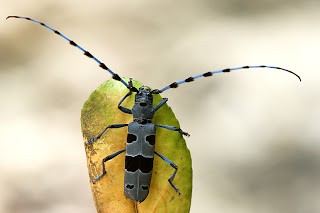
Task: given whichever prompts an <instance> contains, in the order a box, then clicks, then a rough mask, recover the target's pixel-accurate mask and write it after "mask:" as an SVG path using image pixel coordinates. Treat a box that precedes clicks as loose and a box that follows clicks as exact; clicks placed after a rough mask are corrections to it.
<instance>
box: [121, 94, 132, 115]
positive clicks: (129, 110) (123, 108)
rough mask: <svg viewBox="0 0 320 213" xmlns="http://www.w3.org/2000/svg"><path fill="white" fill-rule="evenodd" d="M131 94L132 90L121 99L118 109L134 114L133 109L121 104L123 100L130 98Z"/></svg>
mask: <svg viewBox="0 0 320 213" xmlns="http://www.w3.org/2000/svg"><path fill="white" fill-rule="evenodd" d="M131 94H132V92H131V91H129V92H128V93H127V94H126V95H125V96H124V97H123V98H122V99H121V101H120V102H119V104H118V109H120V110H121V111H122V112H124V113H127V114H132V111H131V109H128V108H125V107H123V106H121V104H122V102H123V101H124V100H125V99H126V98H128V97H129V96H130V95H131Z"/></svg>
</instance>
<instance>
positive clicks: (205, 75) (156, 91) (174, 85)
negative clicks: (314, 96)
mask: <svg viewBox="0 0 320 213" xmlns="http://www.w3.org/2000/svg"><path fill="white" fill-rule="evenodd" d="M249 68H271V69H278V70H283V71H286V72H289V73H291V74H293V75H295V76H297V77H298V78H299V80H300V81H301V78H300V76H299V75H297V74H296V73H294V72H292V71H290V70H287V69H283V68H281V67H273V66H265V65H260V66H243V67H236V68H228V69H223V70H217V71H212V72H206V73H203V74H200V75H196V76H193V77H189V78H186V79H185V80H182V81H178V82H173V83H172V84H170V85H168V86H166V87H164V88H162V89H160V90H159V89H155V90H153V91H152V93H153V94H159V93H162V92H163V91H165V90H167V89H170V88H177V87H178V86H179V84H183V83H186V82H187V83H188V82H192V81H194V80H195V79H197V78H200V77H210V76H212V75H213V74H216V73H220V72H230V71H233V70H241V69H249Z"/></svg>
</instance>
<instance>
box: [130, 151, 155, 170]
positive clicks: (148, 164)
mask: <svg viewBox="0 0 320 213" xmlns="http://www.w3.org/2000/svg"><path fill="white" fill-rule="evenodd" d="M152 167H153V158H146V157H143V156H142V155H137V156H134V157H132V156H126V158H125V169H126V170H127V171H129V172H135V171H137V170H138V169H139V170H140V171H141V172H143V173H149V172H151V171H152Z"/></svg>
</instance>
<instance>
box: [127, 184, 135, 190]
mask: <svg viewBox="0 0 320 213" xmlns="http://www.w3.org/2000/svg"><path fill="white" fill-rule="evenodd" d="M126 188H127V189H133V188H134V185H131V184H127V185H126Z"/></svg>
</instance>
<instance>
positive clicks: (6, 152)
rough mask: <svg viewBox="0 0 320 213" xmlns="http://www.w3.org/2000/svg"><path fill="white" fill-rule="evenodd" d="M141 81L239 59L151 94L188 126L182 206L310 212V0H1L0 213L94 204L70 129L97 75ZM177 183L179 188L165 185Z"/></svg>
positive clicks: (313, 87) (315, 81)
mask: <svg viewBox="0 0 320 213" xmlns="http://www.w3.org/2000/svg"><path fill="white" fill-rule="evenodd" d="M8 15H21V16H27V17H31V18H34V19H37V20H39V21H42V22H44V23H46V24H48V25H49V26H51V27H53V28H55V29H57V30H59V31H60V32H61V33H63V34H65V35H66V36H67V37H69V38H70V39H72V40H74V41H75V42H77V43H78V44H79V45H80V46H82V47H84V48H85V49H87V50H88V51H90V52H91V53H92V54H93V55H94V56H96V57H97V58H99V59H100V60H101V61H103V62H105V64H106V65H107V66H109V67H110V68H111V69H112V70H113V71H115V72H117V73H118V74H119V75H121V76H126V77H133V78H134V79H136V80H139V81H141V82H143V83H144V84H145V85H149V86H151V87H153V88H159V89H160V88H163V87H164V86H166V85H168V84H170V83H172V82H173V81H179V80H182V79H185V78H187V77H189V76H194V75H197V74H201V73H204V72H207V71H214V70H218V69H224V68H231V67H238V66H244V65H263V64H264V65H271V66H280V67H283V68H286V69H289V70H293V71H294V72H296V73H298V74H299V75H300V76H301V78H302V82H301V83H300V82H299V80H298V79H297V78H296V77H295V76H294V75H291V74H288V73H286V72H283V71H279V70H273V69H252V70H243V71H234V72H232V73H224V74H217V75H215V76H214V77H211V78H206V79H204V78H202V79H197V80H196V81H195V82H194V83H192V84H183V85H181V86H180V87H179V89H171V90H168V91H166V92H164V93H163V96H164V97H168V98H169V102H168V104H169V105H170V106H171V107H172V109H173V111H174V112H175V113H176V116H177V118H178V120H179V121H180V124H181V128H182V129H183V130H184V131H186V132H188V133H190V134H191V137H190V138H187V139H186V141H187V144H188V147H189V149H190V151H191V155H192V159H193V177H194V179H193V181H194V182H193V200H192V205H191V212H224V213H235V212H236V213H242V212H243V213H251V212H252V213H270V212H275V213H278V212H290V213H300V212H308V213H317V212H320V202H319V200H318V199H319V196H320V141H319V139H320V133H319V131H318V128H319V126H320V97H319V89H320V88H319V77H320V74H319V72H318V68H319V50H320V39H319V38H320V27H319V24H320V2H319V1H316V0H290V1H289V0H255V1H251V0H242V1H240V0H229V1H223V0H197V1H190V0H184V1H182V0H176V1H169V0H162V1H156V2H155V1H147V0H139V1H132V2H131V1H127V2H125V3H124V2H122V1H115V0H110V1H108V0H107V1H95V0H93V1H82V0H80V1H76V2H75V1H71V0H64V1H61V0H55V1H36V0H29V1H19V0H11V1H2V2H1V8H0V28H1V31H0V48H1V52H0V68H1V69H0V71H1V72H0V75H1V76H0V87H1V90H0V93H1V105H0V114H1V120H0V134H1V149H0V174H1V175H0V189H1V190H0V212H4V213H57V212H77V213H89V212H92V213H93V212H96V210H95V207H94V203H93V200H92V195H91V190H90V185H89V177H88V174H87V165H86V158H85V152H84V147H83V141H82V134H81V129H80V111H81V108H82V105H83V103H84V102H85V101H86V100H87V98H88V97H89V95H90V93H91V92H92V91H93V90H94V89H95V88H96V87H98V86H99V85H100V84H101V83H103V82H104V81H105V80H108V79H110V77H111V76H110V75H109V74H108V73H107V72H105V71H104V70H102V69H100V68H99V67H98V65H97V64H96V63H95V62H94V61H93V60H90V59H88V58H86V57H84V56H83V55H82V53H81V51H79V50H78V49H76V48H73V47H71V46H70V45H68V43H67V42H66V41H65V40H63V39H62V38H60V37H59V36H57V35H55V34H54V33H52V32H50V31H49V30H47V29H45V28H43V27H41V26H39V25H37V24H35V23H32V22H27V21H25V20H20V19H19V20H18V19H9V20H7V21H6V20H5V18H6V17H7V16H8ZM176 185H179V184H178V183H176Z"/></svg>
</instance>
